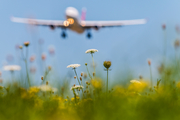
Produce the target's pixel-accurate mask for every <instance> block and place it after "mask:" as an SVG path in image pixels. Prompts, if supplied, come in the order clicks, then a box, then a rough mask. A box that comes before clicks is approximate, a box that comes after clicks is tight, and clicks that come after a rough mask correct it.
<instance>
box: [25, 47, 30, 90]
mask: <svg viewBox="0 0 180 120" xmlns="http://www.w3.org/2000/svg"><path fill="white" fill-rule="evenodd" d="M27 57H28V48H26V58H25V64H26V74H27V79H28V84H29V87H31V83H30V80H29V73H28V65H27Z"/></svg>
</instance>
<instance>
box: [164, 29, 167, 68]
mask: <svg viewBox="0 0 180 120" xmlns="http://www.w3.org/2000/svg"><path fill="white" fill-rule="evenodd" d="M166 51H167V40H166V30H164V65H165V64H166Z"/></svg>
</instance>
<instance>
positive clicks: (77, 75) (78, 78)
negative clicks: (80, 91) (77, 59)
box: [74, 68, 81, 85]
mask: <svg viewBox="0 0 180 120" xmlns="http://www.w3.org/2000/svg"><path fill="white" fill-rule="evenodd" d="M74 72H75V74H76V77H77V80H78V83H79V85H81V84H80V82H79V78H78V75H77V73H76V69H75V68H74Z"/></svg>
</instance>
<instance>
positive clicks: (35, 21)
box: [11, 17, 65, 27]
mask: <svg viewBox="0 0 180 120" xmlns="http://www.w3.org/2000/svg"><path fill="white" fill-rule="evenodd" d="M11 21H13V22H17V23H27V24H32V25H40V26H54V27H65V26H64V21H60V20H40V19H28V18H17V17H11Z"/></svg>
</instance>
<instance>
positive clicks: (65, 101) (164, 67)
mask: <svg viewBox="0 0 180 120" xmlns="http://www.w3.org/2000/svg"><path fill="white" fill-rule="evenodd" d="M165 27H166V26H165V25H163V26H162V28H163V30H165ZM164 44H165V45H166V39H165V40H164ZM30 45H31V43H30V42H28V41H27V42H24V43H23V45H22V46H18V49H19V50H20V51H22V54H21V58H22V61H23V62H24V64H25V72H23V74H24V76H25V77H24V78H21V77H20V78H19V80H16V79H15V77H14V74H16V73H17V72H20V71H21V66H19V65H6V66H4V68H3V69H4V70H6V71H9V72H10V74H9V76H11V82H9V83H6V84H3V82H4V81H5V80H4V79H2V78H1V79H0V85H1V86H0V120H17V119H18V120H25V119H26V120H119V119H122V120H152V119H153V120H169V119H173V120H178V119H180V114H179V112H180V80H179V78H180V74H179V72H180V65H179V61H180V60H179V58H178V57H175V58H172V60H171V61H170V62H167V61H166V58H165V57H164V58H163V59H162V63H161V65H160V66H159V67H158V72H159V79H157V80H156V81H153V80H152V78H153V75H152V70H151V65H152V64H151V60H148V61H147V66H149V76H150V77H149V79H144V78H143V76H139V79H129V80H128V81H127V82H126V83H125V84H113V83H111V84H113V85H111V86H110V85H109V79H108V78H109V77H108V75H109V72H111V64H113V63H111V61H104V62H103V63H102V64H103V66H104V68H102V70H103V71H98V72H102V73H103V74H105V75H106V76H107V77H106V79H102V78H101V77H99V76H98V72H97V71H96V67H95V57H94V55H95V54H96V52H98V50H97V49H88V50H87V51H85V54H89V55H91V57H92V63H93V71H92V70H90V69H89V66H90V64H89V63H82V64H81V65H80V64H70V65H68V66H67V68H66V69H72V71H73V72H74V78H73V79H74V85H72V86H71V85H70V83H69V82H67V81H66V79H64V81H63V82H62V84H61V85H60V86H59V87H55V86H53V85H54V84H56V83H54V84H51V83H50V82H49V79H47V78H48V77H49V76H50V75H51V74H50V72H51V71H52V69H53V67H52V66H45V71H44V75H43V76H42V77H41V78H39V79H41V83H40V84H39V85H34V84H33V82H32V76H31V75H32V74H30V71H29V69H30V68H29V67H28V63H29V62H33V61H34V60H35V57H34V56H32V57H30V58H28V56H27V54H28V47H29V46H30ZM179 47H180V41H179V40H178V39H177V40H175V41H174V48H175V50H178V49H179ZM51 53H53V51H51ZM164 54H166V47H164ZM176 56H177V55H176ZM29 59H30V61H29ZM44 59H46V56H45V55H42V60H44ZM83 65H84V66H86V69H85V70H84V72H82V73H77V69H78V67H80V66H83ZM31 70H32V71H33V70H34V69H31ZM124 76H128V75H124Z"/></svg>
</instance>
